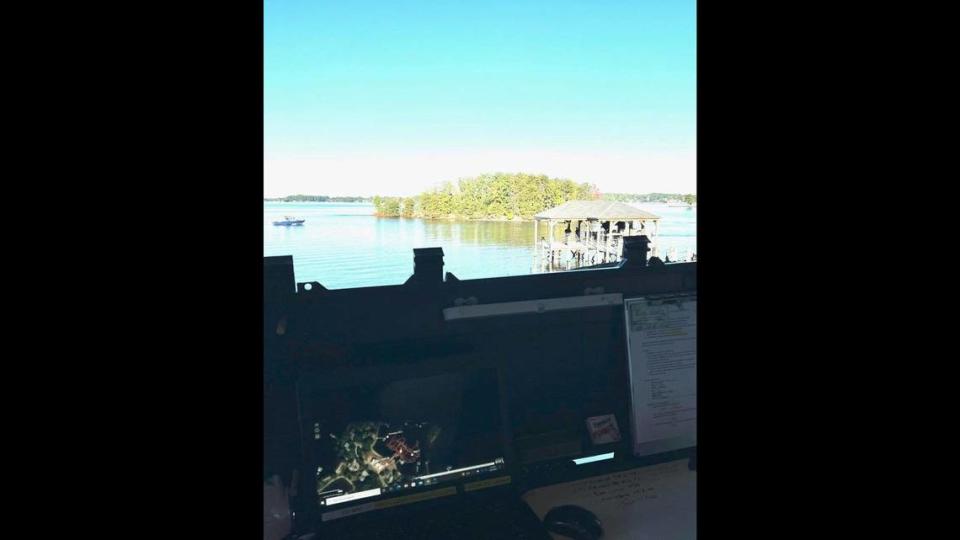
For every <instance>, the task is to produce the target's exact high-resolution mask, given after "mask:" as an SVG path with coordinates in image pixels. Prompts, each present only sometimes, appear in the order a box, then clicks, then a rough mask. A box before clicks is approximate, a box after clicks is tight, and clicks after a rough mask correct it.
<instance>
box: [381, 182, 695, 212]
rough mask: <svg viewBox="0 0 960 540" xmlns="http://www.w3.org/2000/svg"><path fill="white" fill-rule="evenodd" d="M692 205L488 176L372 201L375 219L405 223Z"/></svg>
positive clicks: (675, 196)
mask: <svg viewBox="0 0 960 540" xmlns="http://www.w3.org/2000/svg"><path fill="white" fill-rule="evenodd" d="M597 199H601V200H609V201H621V202H673V201H684V202H687V203H688V204H692V203H694V202H696V196H695V195H682V194H679V193H647V194H629V193H607V194H601V193H600V191H599V190H598V189H597V187H596V186H594V185H593V184H589V183H578V182H574V181H573V180H570V179H566V178H548V177H547V176H546V175H543V174H525V173H492V174H483V175H480V176H477V177H474V178H462V179H460V180H457V181H456V182H450V181H447V182H444V183H442V184H441V185H440V186H439V187H436V188H434V189H431V190H428V191H425V192H423V193H420V194H419V195H416V196H413V197H383V196H379V195H378V196H375V197H373V206H374V209H375V213H376V215H378V216H380V217H407V218H427V219H435V218H464V219H508V220H512V219H532V218H533V216H534V214H537V213H539V212H542V211H544V210H548V209H550V208H553V207H555V206H559V205H561V204H563V203H565V202H567V201H574V200H597Z"/></svg>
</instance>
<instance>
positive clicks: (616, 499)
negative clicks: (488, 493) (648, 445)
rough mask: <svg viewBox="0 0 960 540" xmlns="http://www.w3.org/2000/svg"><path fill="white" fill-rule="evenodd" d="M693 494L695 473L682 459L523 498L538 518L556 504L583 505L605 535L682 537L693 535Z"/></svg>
mask: <svg viewBox="0 0 960 540" xmlns="http://www.w3.org/2000/svg"><path fill="white" fill-rule="evenodd" d="M696 496H697V494H696V472H694V471H690V470H689V469H688V467H687V460H685V459H684V460H680V461H673V462H670V463H664V464H660V465H653V466H650V467H643V468H638V469H632V470H629V471H623V472H618V473H613V474H608V475H604V476H598V477H594V478H588V479H584V480H577V481H575V482H567V483H565V484H558V485H555V486H548V487H544V488H538V489H535V490H531V491H529V492H527V493H526V494H525V495H524V496H523V498H524V500H525V501H526V502H527V504H529V505H530V507H531V508H533V511H534V512H536V514H537V515H538V516H539V517H540V519H543V516H545V515H546V513H547V512H548V511H550V509H551V508H554V507H556V506H562V505H565V504H573V505H577V506H581V507H583V508H586V509H587V510H589V511H591V512H593V513H594V514H595V515H596V516H597V518H598V519H599V520H600V525H601V526H602V527H603V529H604V538H605V539H610V540H616V539H630V540H634V539H636V540H654V539H656V540H667V539H669V540H684V539H686V538H690V539H693V538H696ZM554 537H555V538H558V539H559V538H562V537H560V536H556V535H555V536H554Z"/></svg>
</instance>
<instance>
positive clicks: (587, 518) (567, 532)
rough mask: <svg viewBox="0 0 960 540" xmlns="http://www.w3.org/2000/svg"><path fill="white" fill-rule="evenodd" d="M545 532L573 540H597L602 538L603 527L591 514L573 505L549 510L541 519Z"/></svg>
mask: <svg viewBox="0 0 960 540" xmlns="http://www.w3.org/2000/svg"><path fill="white" fill-rule="evenodd" d="M543 524H544V525H545V526H546V528H547V530H548V531H550V532H553V533H557V534H559V535H563V536H566V537H568V538H572V539H573V540H597V539H598V538H601V537H602V536H603V527H601V526H600V520H599V519H597V516H595V515H594V514H593V512H591V511H589V510H587V509H586V508H583V507H580V506H574V505H565V506H558V507H556V508H551V509H550V511H549V512H547V515H546V516H544V517H543Z"/></svg>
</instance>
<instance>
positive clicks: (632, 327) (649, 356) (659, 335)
mask: <svg viewBox="0 0 960 540" xmlns="http://www.w3.org/2000/svg"><path fill="white" fill-rule="evenodd" d="M623 305H624V316H625V317H626V335H627V360H628V364H629V372H630V399H631V404H630V433H631V437H632V448H633V454H634V455H635V456H637V457H642V456H648V455H651V454H658V453H662V452H669V451H672V450H679V449H682V448H689V447H693V446H696V445H697V295H696V293H684V294H667V295H648V296H642V297H637V298H625V299H624V300H623Z"/></svg>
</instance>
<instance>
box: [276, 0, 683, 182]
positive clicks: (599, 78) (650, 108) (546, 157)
mask: <svg viewBox="0 0 960 540" xmlns="http://www.w3.org/2000/svg"><path fill="white" fill-rule="evenodd" d="M695 13H696V4H695V2H694V1H692V0H631V1H608V0H590V1H588V0H580V1H570V0H548V1H527V0H510V1H500V0H487V1H478V0H474V1H469V2H468V1H457V0H443V1H440V0H437V1H425V0H413V1H407V0H384V1H369V0H353V1H344V0H338V1H327V0H265V2H264V17H265V20H264V161H265V170H264V191H265V193H266V194H267V195H268V196H272V195H286V194H291V193H311V194H363V195H369V194H374V193H381V194H409V193H414V192H418V191H420V190H422V189H424V188H426V187H429V186H430V185H432V184H435V183H437V182H439V181H442V180H448V179H449V180H453V179H455V178H457V177H465V176H474V175H477V174H481V173H484V172H493V171H497V170H508V171H520V170H522V171H525V172H534V173H541V172H542V173H546V174H550V175H551V176H563V177H570V178H573V179H575V180H578V181H590V182H594V183H596V184H597V185H598V186H600V188H601V190H603V191H631V192H646V191H668V190H669V191H682V192H693V191H695V189H696V187H695V181H696V179H695V160H696V15H695ZM671 188H672V189H671Z"/></svg>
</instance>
